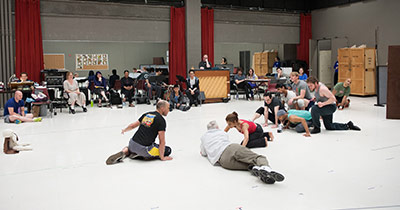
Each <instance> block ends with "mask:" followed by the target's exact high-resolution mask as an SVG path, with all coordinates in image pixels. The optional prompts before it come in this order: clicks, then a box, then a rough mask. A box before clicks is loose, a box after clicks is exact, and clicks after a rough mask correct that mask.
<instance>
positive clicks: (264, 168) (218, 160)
mask: <svg viewBox="0 0 400 210" xmlns="http://www.w3.org/2000/svg"><path fill="white" fill-rule="evenodd" d="M200 153H201V155H203V156H205V157H207V158H208V160H209V161H210V163H211V164H212V165H217V164H219V165H221V166H222V167H223V168H226V169H231V170H249V171H250V172H251V173H252V174H253V175H255V176H257V177H259V178H260V179H261V181H263V182H265V183H267V184H273V183H275V181H277V182H281V181H283V180H284V179H285V177H284V176H283V175H282V174H280V173H278V172H276V171H273V170H272V168H271V167H270V166H269V164H268V160H267V158H266V157H265V156H263V155H259V154H256V153H254V152H253V151H251V150H250V149H248V148H247V147H245V146H242V145H239V144H234V143H231V142H230V141H229V136H228V134H227V133H225V132H224V131H223V130H221V129H219V127H218V125H217V123H216V122H215V121H211V122H209V123H208V124H207V132H206V133H205V134H204V135H203V136H202V137H201V144H200Z"/></svg>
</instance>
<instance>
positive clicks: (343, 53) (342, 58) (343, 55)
mask: <svg viewBox="0 0 400 210" xmlns="http://www.w3.org/2000/svg"><path fill="white" fill-rule="evenodd" d="M338 61H339V63H341V62H342V63H349V62H350V50H349V48H340V49H338Z"/></svg>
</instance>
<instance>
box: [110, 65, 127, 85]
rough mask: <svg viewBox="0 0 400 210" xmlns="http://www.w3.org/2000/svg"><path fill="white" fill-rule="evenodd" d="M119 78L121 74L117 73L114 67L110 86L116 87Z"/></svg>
mask: <svg viewBox="0 0 400 210" xmlns="http://www.w3.org/2000/svg"><path fill="white" fill-rule="evenodd" d="M126 71H127V70H126ZM117 80H119V75H118V74H117V70H116V69H113V70H112V75H111V76H110V79H109V80H108V81H109V83H110V88H114V85H115V81H117Z"/></svg>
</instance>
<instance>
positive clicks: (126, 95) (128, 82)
mask: <svg viewBox="0 0 400 210" xmlns="http://www.w3.org/2000/svg"><path fill="white" fill-rule="evenodd" d="M133 84H134V80H133V79H132V78H130V77H129V71H128V70H125V71H124V77H122V79H121V93H122V95H123V99H122V101H123V102H125V101H126V100H128V102H129V106H130V107H134V106H135V105H133V104H132V101H133V100H132V97H133V94H134V93H135V88H134V87H133Z"/></svg>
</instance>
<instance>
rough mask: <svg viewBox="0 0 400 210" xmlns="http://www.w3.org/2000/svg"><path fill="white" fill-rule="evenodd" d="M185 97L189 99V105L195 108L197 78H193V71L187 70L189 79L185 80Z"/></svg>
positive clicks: (197, 93) (198, 88) (197, 88)
mask: <svg viewBox="0 0 400 210" xmlns="http://www.w3.org/2000/svg"><path fill="white" fill-rule="evenodd" d="M186 87H187V89H186V96H187V97H188V98H189V101H190V103H189V105H190V106H192V105H193V104H194V105H195V106H197V105H198V104H199V94H200V87H199V78H197V77H195V74H194V71H193V70H189V77H188V78H186Z"/></svg>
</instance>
